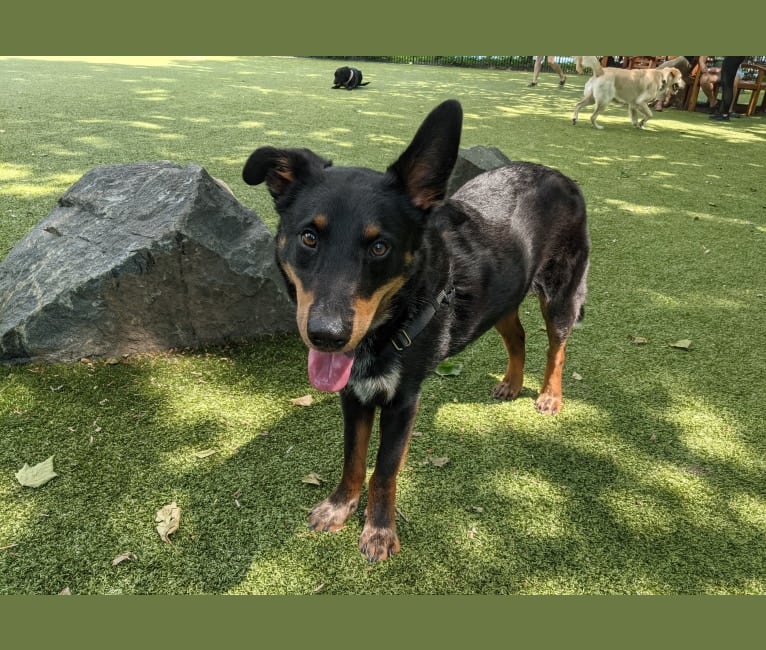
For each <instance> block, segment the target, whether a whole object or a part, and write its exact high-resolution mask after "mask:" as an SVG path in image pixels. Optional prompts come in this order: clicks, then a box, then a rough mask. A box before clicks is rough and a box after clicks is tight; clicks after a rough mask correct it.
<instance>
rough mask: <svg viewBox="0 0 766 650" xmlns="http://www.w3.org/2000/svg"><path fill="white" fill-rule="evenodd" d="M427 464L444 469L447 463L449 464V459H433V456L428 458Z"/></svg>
mask: <svg viewBox="0 0 766 650" xmlns="http://www.w3.org/2000/svg"><path fill="white" fill-rule="evenodd" d="M428 462H429V463H431V465H433V466H434V467H444V466H445V465H446V464H447V463H449V458H447V457H446V456H444V457H443V458H434V457H433V456H431V457H429V459H428Z"/></svg>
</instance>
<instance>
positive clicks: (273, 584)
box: [226, 558, 312, 594]
mask: <svg viewBox="0 0 766 650" xmlns="http://www.w3.org/2000/svg"><path fill="white" fill-rule="evenodd" d="M307 584H312V582H311V578H310V575H309V573H308V572H307V571H306V570H305V569H303V567H301V566H299V565H298V564H296V563H294V562H285V561H284V560H283V559H282V558H276V559H271V560H266V559H260V560H258V561H254V562H253V563H252V564H251V565H250V569H249V570H248V572H247V573H246V574H245V576H244V577H243V578H242V581H241V582H240V584H239V585H236V586H234V587H232V588H231V589H229V590H228V591H227V592H226V593H228V594H256V593H261V594H286V593H302V592H303V591H305V590H306V585H307ZM254 585H257V591H253V586H254Z"/></svg>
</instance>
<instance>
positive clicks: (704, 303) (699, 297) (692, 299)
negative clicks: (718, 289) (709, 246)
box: [638, 288, 748, 310]
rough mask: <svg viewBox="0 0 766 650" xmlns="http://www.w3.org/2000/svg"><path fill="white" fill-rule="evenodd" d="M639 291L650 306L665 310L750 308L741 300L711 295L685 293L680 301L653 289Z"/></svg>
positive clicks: (640, 289)
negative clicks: (695, 307) (695, 306)
mask: <svg viewBox="0 0 766 650" xmlns="http://www.w3.org/2000/svg"><path fill="white" fill-rule="evenodd" d="M638 291H640V292H641V293H643V294H644V295H645V296H646V300H647V302H648V303H649V304H650V305H653V306H655V307H662V308H665V309H668V308H670V309H688V308H689V307H690V306H693V305H697V306H699V307H702V308H704V309H705V310H709V309H710V308H711V307H714V308H718V309H731V310H740V309H744V308H746V307H748V304H747V303H745V302H742V301H740V300H730V299H725V298H716V297H714V296H712V295H711V294H709V293H699V294H694V293H684V294H683V297H682V298H681V299H679V298H674V297H673V296H669V295H667V294H664V293H659V292H657V291H652V290H651V289H645V288H639V289H638Z"/></svg>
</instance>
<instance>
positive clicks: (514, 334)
mask: <svg viewBox="0 0 766 650" xmlns="http://www.w3.org/2000/svg"><path fill="white" fill-rule="evenodd" d="M495 327H496V328H497V331H498V332H500V336H502V337H503V343H505V349H506V350H507V351H508V369H507V370H506V371H505V377H503V381H501V382H500V383H499V384H498V385H497V386H495V389H494V390H493V391H492V396H493V397H496V398H497V399H516V398H517V397H518V396H519V393H520V392H521V387H522V384H523V382H524V356H525V344H524V342H525V334H524V328H523V327H522V325H521V321H520V320H519V312H518V311H514V312H513V313H511V314H508V315H507V316H505V317H503V318H502V319H501V320H500V321H498V322H497V323H496V324H495Z"/></svg>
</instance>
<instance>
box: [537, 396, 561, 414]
mask: <svg viewBox="0 0 766 650" xmlns="http://www.w3.org/2000/svg"><path fill="white" fill-rule="evenodd" d="M563 404H564V402H563V400H562V399H561V395H552V394H550V393H542V394H540V396H539V397H538V398H537V401H536V402H535V409H537V412H538V413H542V414H543V415H556V414H557V413H558V412H559V411H561V407H562V406H563Z"/></svg>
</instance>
